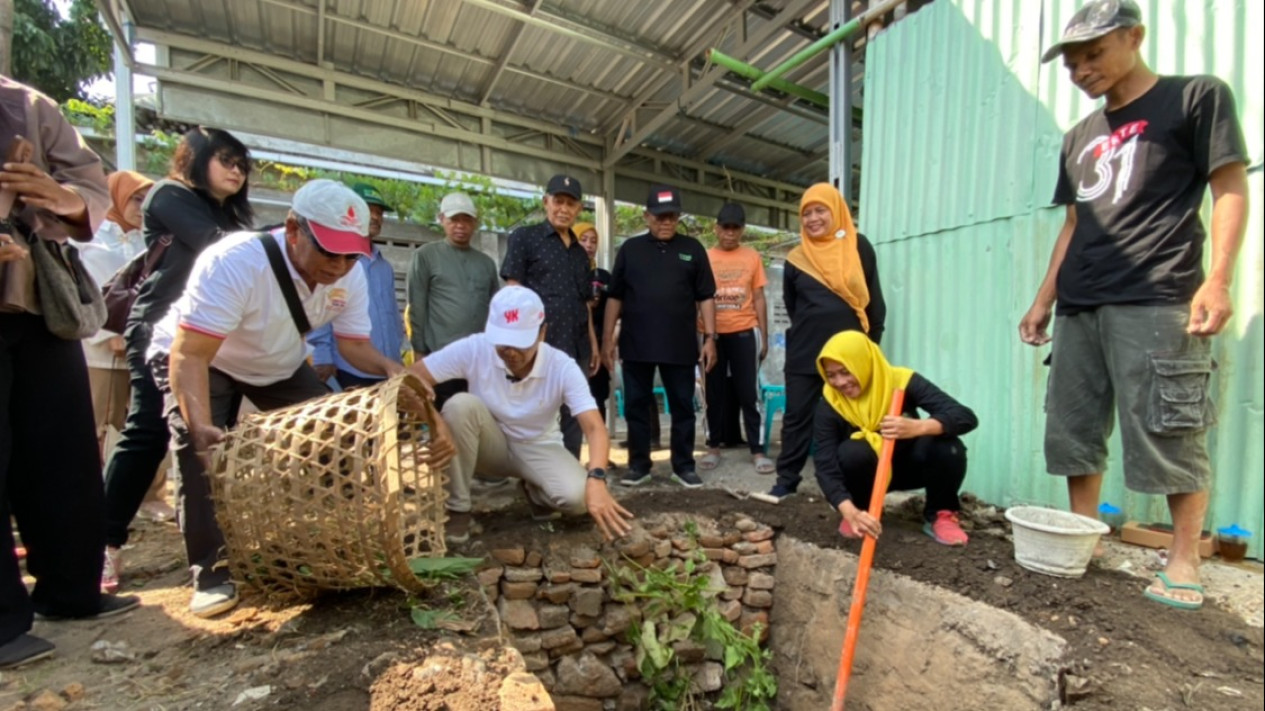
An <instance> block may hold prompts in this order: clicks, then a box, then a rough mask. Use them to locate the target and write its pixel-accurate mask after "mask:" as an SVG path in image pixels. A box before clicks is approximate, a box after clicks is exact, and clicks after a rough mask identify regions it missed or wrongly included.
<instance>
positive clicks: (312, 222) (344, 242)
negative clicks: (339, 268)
mask: <svg viewBox="0 0 1265 711" xmlns="http://www.w3.org/2000/svg"><path fill="white" fill-rule="evenodd" d="M290 209H292V210H294V212H295V214H296V215H301V216H302V217H305V218H307V223H308V226H309V227H311V228H312V235H313V236H315V237H316V241H317V242H318V243H319V244H320V245H321V247H323V248H324V249H325V251H327V252H333V253H334V254H370V253H371V251H372V246H371V244H370V242H369V206H368V205H366V204H365V201H364V199H362V198H361V197H360V196H359V195H357V194H356V193H355V192H354V191H352V189H351V188H349V187H347V186H346V185H343V184H342V183H339V182H337V181H334V180H325V179H323V178H321V179H317V180H309V181H308V182H307V183H305V184H304V185H303V187H301V188H299V191H298V192H296V193H295V194H294V200H293V201H292V202H291V203H290Z"/></svg>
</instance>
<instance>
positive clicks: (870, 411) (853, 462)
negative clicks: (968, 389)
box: [813, 331, 979, 546]
mask: <svg viewBox="0 0 1265 711" xmlns="http://www.w3.org/2000/svg"><path fill="white" fill-rule="evenodd" d="M817 370H818V371H819V372H820V373H821V377H822V379H823V380H825V381H826V385H825V387H824V388H823V389H822V399H821V401H820V402H819V403H818V405H817V412H816V413H815V415H814V420H813V445H814V454H813V463H814V464H815V465H816V469H817V483H818V484H820V486H821V490H822V492H823V493H824V494H825V496H826V499H827V500H829V501H830V505H831V506H833V507H835V509H836V510H837V511H838V512H839V513H840V514H841V515H842V516H843V521H842V522H841V523H840V524H839V533H840V534H842V535H843V537H844V538H860V537H861V536H862V535H870V536H874V537H876V538H877V537H878V535H879V534H880V533H881V532H882V527H881V525H880V524H879V522H878V521H877V520H875V519H874V518H873V517H872V516H870V514H869V513H868V512H867V511H868V509H869V505H870V492H871V491H873V488H874V474H875V469H876V468H877V467H878V452H879V449H880V448H881V447H882V444H883V440H884V439H894V440H896V447H895V450H894V451H893V453H892V478H891V483H890V485H889V490H891V491H905V490H909V489H924V488H925V489H926V490H927V497H926V502H927V503H926V506H925V508H924V509H923V517H924V518H925V520H926V525H925V526H923V531H925V532H926V533H927V535H929V536H931V537H932V538H934V539H935V540H936V542H937V543H942V544H944V545H946V546H964V545H966V542H967V535H966V532H965V531H963V530H962V526H961V525H959V523H958V511H959V510H960V508H961V503H960V501H959V499H958V490H959V489H961V487H962V481H963V480H964V479H965V478H966V446H965V445H964V444H962V440H961V439H959V436H960V435H964V434H966V433H967V432H970V431H971V430H973V429H975V427H976V426H977V425H978V424H979V421H978V420H977V419H976V418H975V413H974V412H972V411H971V409H970V408H968V407H966V406H965V405H963V404H961V403H959V402H958V401H957V400H954V399H953V398H952V397H950V396H948V395H947V394H945V392H944V391H943V390H941V389H940V388H938V387H936V386H935V385H934V384H933V383H932V382H931V381H930V380H927V379H926V378H924V377H923V376H921V375H919V374H918V373H915V372H914V371H912V370H910V369H908V368H896V367H893V366H891V365H890V364H888V362H887V358H885V357H884V356H883V351H881V350H879V347H878V346H877V345H876V344H875V343H874V342H873V341H871V340H870V339H869V337H868V336H866V335H865V334H864V333H862V332H860V331H843V332H842V333H837V334H835V335H834V336H832V337H831V338H830V340H828V341H827V342H826V345H825V347H823V348H822V349H821V354H820V355H819V356H818V357H817ZM898 389H903V390H904V391H905V404H904V408H903V409H904V414H902V415H901V416H899V417H891V416H889V415H888V414H887V412H888V410H889V409H890V407H891V403H892V393H893V391H895V390H898ZM919 410H922V411H923V412H925V413H927V416H926V417H925V418H920V417H919V416H918V414H917V413H918V411H919Z"/></svg>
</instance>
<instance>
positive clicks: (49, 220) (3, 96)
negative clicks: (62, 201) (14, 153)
mask: <svg viewBox="0 0 1265 711" xmlns="http://www.w3.org/2000/svg"><path fill="white" fill-rule="evenodd" d="M0 126H3V127H5V128H6V129H7V131H8V132H9V133H10V135H8V136H0V156H3V155H5V154H7V152H8V148H9V143H10V142H11V141H12V136H13V134H20V135H22V136H25V137H26V138H27V140H29V141H30V142H31V143H32V145H33V146H34V147H35V152H34V156H33V157H32V158H31V162H32V163H34V164H35V165H37V166H39V168H40V169H41V170H43V171H45V172H46V173H48V174H49V175H50V176H52V178H53V179H54V180H56V181H57V182H58V183H60V184H61V185H62V186H63V187H65V188H68V189H70V190H73V191H75V192H76V193H78V194H79V197H81V198H83V201H84V204H85V205H86V206H87V208H88V229H86V230H84V231H83V232H78V231H77V230H73V229H72V228H71V226H70V225H68V224H66V223H65V222H63V221H62V220H61V218H59V217H58V216H56V215H53V214H52V213H49V212H47V211H44V210H37V209H35V208H32V207H28V206H26V205H23V204H22V202H21V201H14V202H13V203H12V205H13V207H12V212H10V213H9V214H8V215H6V217H10V218H16V219H20V220H21V221H22V222H24V223H25V224H26V225H28V226H30V228H31V229H32V230H33V231H34V232H35V234H36V235H38V236H39V237H41V238H42V239H47V240H54V241H57V242H64V241H66V239H67V238H73V239H77V240H80V241H84V242H86V241H88V240H91V239H92V235H93V233H94V232H96V229H97V227H98V226H99V225H100V224H101V221H102V220H103V219H105V213H106V211H107V210H109V209H110V195H109V192H108V189H107V187H106V182H105V172H104V170H103V169H102V167H101V158H100V157H98V156H97V154H96V153H93V152H92V150H91V149H90V148H88V146H87V144H85V143H84V141H83V139H82V138H81V137H80V136H79V134H78V132H76V131H75V129H74V127H73V126H71V125H70V123H69V122H68V121H66V119H65V117H63V116H62V114H61V110H60V109H59V108H58V107H57V104H56V103H54V102H53V100H52V99H50V98H48V97H47V96H44V95H43V94H41V93H39V92H38V91H35V90H34V89H32V88H30V87H28V86H26V85H25V84H20V83H18V82H16V81H13V80H12V79H10V78H8V77H6V76H2V75H0ZM0 202H8V200H3V199H0ZM14 238H15V239H16V240H17V241H19V242H24V240H23V239H22V237H21V235H14ZM0 311H8V312H14V311H27V312H30V313H39V305H38V302H37V300H36V297H35V276H34V272H33V271H32V266H31V260H30V258H29V257H28V258H26V259H23V260H20V261H16V262H9V263H7V264H3V265H0Z"/></svg>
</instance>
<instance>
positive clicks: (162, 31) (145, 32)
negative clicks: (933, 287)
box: [97, 0, 868, 228]
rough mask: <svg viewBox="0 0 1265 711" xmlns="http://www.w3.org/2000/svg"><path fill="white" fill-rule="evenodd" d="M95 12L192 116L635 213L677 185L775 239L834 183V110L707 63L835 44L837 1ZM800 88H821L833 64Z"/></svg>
mask: <svg viewBox="0 0 1265 711" xmlns="http://www.w3.org/2000/svg"><path fill="white" fill-rule="evenodd" d="M97 3H98V5H99V7H100V8H101V10H102V12H103V14H104V15H105V16H106V20H107V22H108V23H109V24H110V26H111V28H112V29H113V30H114V33H115V36H116V37H125V36H130V37H131V38H132V39H133V40H136V41H145V42H151V43H153V44H155V45H157V47H158V52H157V59H156V61H155V63H154V64H153V65H145V64H140V63H138V62H137V61H136V60H135V57H134V55H132V53H131V49H130V46H127V45H126V43H124V50H125V52H126V54H127V58H126V59H127V61H128V63H129V64H130V65H131V66H132V67H133V68H134V69H135V70H136V71H138V72H141V73H144V74H150V75H153V76H155V77H156V78H157V79H158V82H159V111H160V113H161V114H162V115H164V116H166V117H169V118H173V119H177V120H181V121H186V122H191V123H193V122H196V123H202V124H206V125H214V126H219V127H223V128H227V129H229V130H238V131H247V132H253V133H259V134H264V135H272V136H277V137H280V138H288V139H294V140H302V141H305V142H309V143H313V144H318V145H323V146H329V147H331V148H336V149H340V150H345V151H352V152H357V153H362V154H369V155H376V156H386V157H391V158H395V159H405V160H407V161H410V162H413V163H416V164H419V165H433V166H436V167H441V168H448V169H454V170H459V171H465V172H469V173H478V174H483V175H488V176H491V177H496V178H504V179H508V180H514V181H520V182H524V183H529V184H534V185H543V184H544V183H545V182H546V181H547V180H548V178H549V176H550V175H553V174H554V173H557V172H564V171H565V172H567V173H570V174H572V175H574V176H575V177H577V178H579V179H580V180H581V181H582V182H583V183H584V186H585V189H586V193H587V194H591V195H595V196H602V197H612V196H613V197H614V198H615V199H618V200H623V201H627V202H632V203H641V202H642V201H644V199H645V195H646V192H647V189H648V186H649V184H650V183H652V182H666V183H669V184H674V185H676V186H678V187H680V188H681V189H682V191H683V192H684V193H685V195H684V198H685V207H686V209H687V210H688V211H690V212H692V213H696V214H704V215H706V214H714V212H715V211H716V210H717V209H718V208H719V206H720V204H721V203H722V202H723V201H724V200H727V199H733V200H738V201H740V202H742V203H744V204H745V205H746V207H747V209H748V219H749V220H750V221H751V222H752V223H755V224H764V225H769V226H774V227H780V228H790V227H792V226H793V224H794V223H795V221H796V218H797V203H798V199H799V196H800V194H801V192H802V190H803V188H804V187H805V186H807V185H809V184H811V183H813V182H817V181H820V180H825V179H827V178H828V175H827V171H828V169H829V165H828V158H829V153H830V145H829V136H828V130H827V129H828V122H829V116H828V113H827V112H826V111H825V110H823V109H821V108H820V107H817V106H814V105H812V104H810V103H808V102H806V101H804V100H802V99H797V98H795V97H791V96H781V95H777V94H754V93H752V92H750V91H749V90H748V89H747V88H746V86H745V84H744V83H742V82H741V81H736V80H734V79H733V78H731V77H730V75H728V74H727V73H726V72H725V71H724V70H722V69H719V68H715V67H712V66H709V65H707V64H706V63H705V61H704V59H703V55H704V52H705V51H706V50H707V49H708V48H711V47H716V48H719V49H722V50H723V51H725V52H726V53H729V54H731V55H732V56H735V57H741V58H743V59H744V60H745V61H749V62H758V63H760V64H763V65H772V64H776V63H779V62H781V61H782V60H784V59H786V58H787V57H790V56H791V55H793V54H794V53H795V52H796V51H798V50H799V49H801V48H803V46H804V45H805V44H807V43H808V42H811V41H812V40H814V39H816V38H818V37H820V36H821V35H823V34H824V28H826V27H827V26H828V25H829V23H830V5H831V3H830V0H765V1H760V0H642V1H641V2H635V3H626V2H612V1H611V0H526V1H525V2H515V1H514V0H209V1H208V0H97ZM856 4H858V5H862V6H863V5H866V4H868V3H864V2H862V3H856ZM127 30H132V31H131V32H126V31H127ZM790 78H791V79H793V80H794V81H795V82H796V83H799V84H803V85H805V86H808V87H811V88H813V89H817V90H822V91H825V90H827V85H828V84H829V66H828V63H827V62H825V61H821V62H813V63H809V64H808V65H805V66H804V67H801V68H800V69H799V70H796V71H795V72H794V73H792V75H790Z"/></svg>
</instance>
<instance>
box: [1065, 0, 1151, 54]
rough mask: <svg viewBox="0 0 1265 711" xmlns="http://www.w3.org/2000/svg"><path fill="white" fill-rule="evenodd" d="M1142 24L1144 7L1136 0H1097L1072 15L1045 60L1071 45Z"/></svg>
mask: <svg viewBox="0 0 1265 711" xmlns="http://www.w3.org/2000/svg"><path fill="white" fill-rule="evenodd" d="M1140 24H1142V10H1141V9H1140V8H1138V4H1137V3H1136V2H1133V0H1093V2H1090V3H1086V4H1085V5H1084V6H1083V7H1081V9H1079V10H1077V11H1076V14H1075V15H1072V19H1071V20H1070V21H1069V22H1068V23H1067V26H1066V27H1064V28H1063V37H1062V39H1060V40H1059V41H1058V42H1055V43H1054V46H1052V47H1050V48H1049V49H1047V50H1045V54H1043V55H1041V61H1042V62H1048V61H1050V60H1052V59H1054V58H1055V57H1058V56H1059V55H1061V54H1063V48H1064V47H1066V46H1067V45H1069V44H1080V43H1081V42H1088V41H1090V40H1096V39H1098V38H1099V37H1102V36H1104V35H1107V34H1109V33H1111V32H1115V31H1116V30H1118V29H1121V28H1125V27H1137V26H1138V25H1140Z"/></svg>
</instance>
